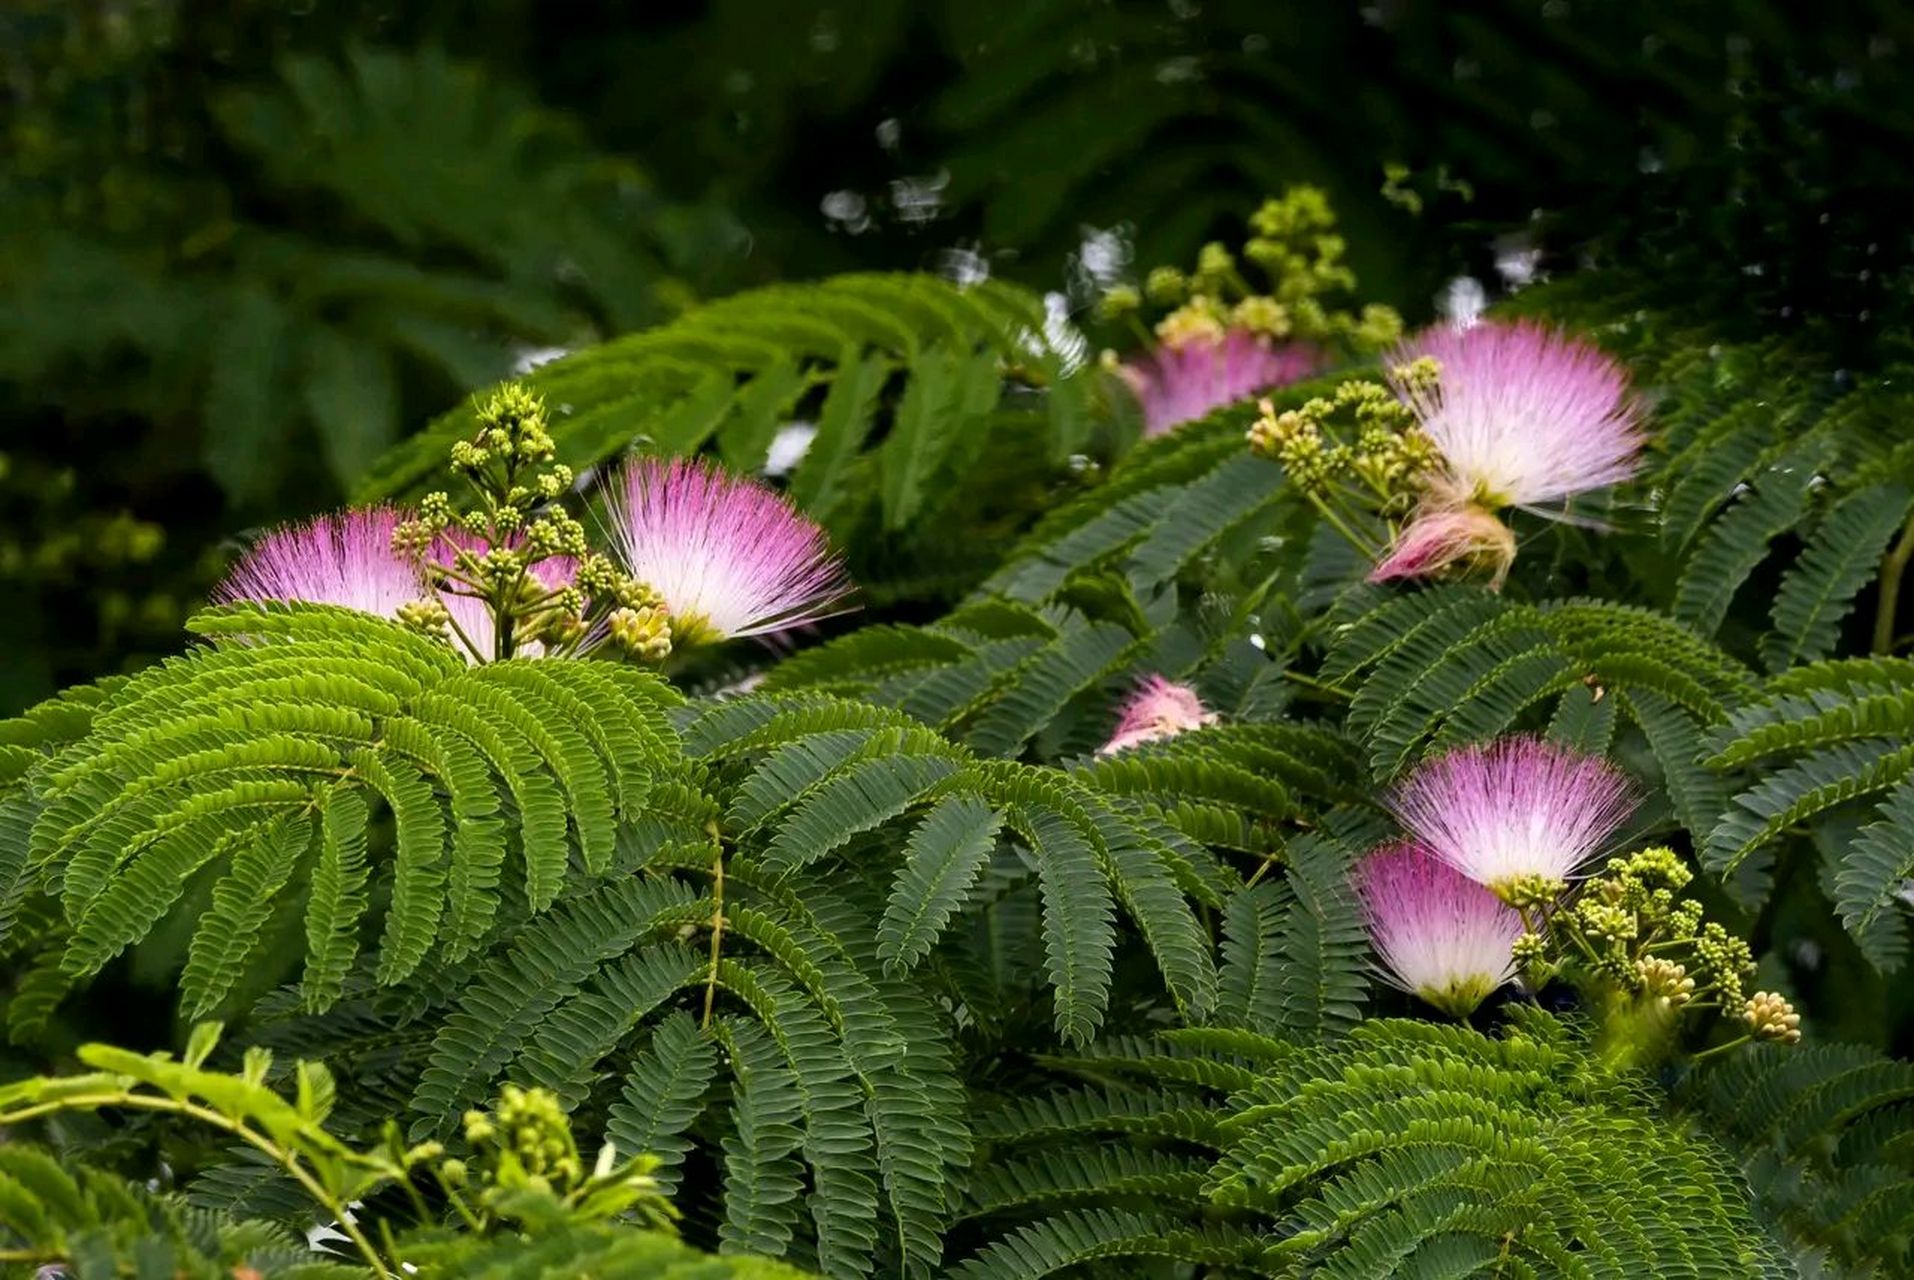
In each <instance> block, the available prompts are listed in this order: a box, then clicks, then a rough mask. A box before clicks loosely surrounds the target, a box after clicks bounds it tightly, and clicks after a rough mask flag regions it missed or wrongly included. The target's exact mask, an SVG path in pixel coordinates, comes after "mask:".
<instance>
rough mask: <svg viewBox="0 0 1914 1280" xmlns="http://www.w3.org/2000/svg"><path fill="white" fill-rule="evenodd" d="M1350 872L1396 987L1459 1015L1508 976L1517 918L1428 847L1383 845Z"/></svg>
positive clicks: (1517, 931)
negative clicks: (1352, 872) (1352, 873)
mask: <svg viewBox="0 0 1914 1280" xmlns="http://www.w3.org/2000/svg"><path fill="white" fill-rule="evenodd" d="M1353 879H1354V883H1355V887H1356V896H1357V898H1358V900H1359V901H1360V902H1361V905H1362V912H1363V919H1364V922H1365V923H1366V924H1367V926H1368V928H1369V938H1370V942H1371V944H1372V945H1373V947H1374V948H1375V952H1376V957H1377V959H1378V960H1380V961H1381V962H1382V965H1383V968H1384V970H1385V971H1386V973H1387V976H1388V978H1389V980H1390V981H1391V982H1392V983H1394V984H1395V985H1397V986H1399V987H1401V988H1402V989H1403V990H1405V991H1409V992H1413V993H1414V994H1415V995H1417V996H1419V997H1420V998H1421V999H1423V1000H1425V1001H1427V1002H1428V1003H1430V1004H1432V1005H1434V1006H1435V1007H1436V1008H1438V1009H1440V1010H1442V1011H1443V1012H1444V1013H1447V1014H1450V1015H1452V1016H1454V1017H1458V1018H1462V1017H1467V1016H1468V1015H1469V1014H1471V1013H1473V1012H1475V1010H1476V1008H1477V1007H1478V1006H1479V1005H1481V1003H1482V1002H1483V1001H1484V1000H1486V999H1488V997H1489V996H1490V994H1492V993H1493V992H1494V991H1495V990H1496V988H1498V987H1500V986H1501V985H1502V984H1503V983H1505V982H1507V981H1508V980H1509V979H1510V978H1512V977H1513V976H1514V975H1515V969H1516V963H1515V958H1514V948H1515V940H1516V938H1518V937H1520V936H1521V934H1522V919H1521V917H1520V916H1519V915H1518V914H1517V913H1516V912H1515V911H1514V910H1512V909H1511V908H1509V907H1508V906H1506V905H1505V904H1503V903H1502V902H1501V901H1500V900H1499V899H1497V898H1496V896H1495V895H1494V894H1493V893H1491V892H1489V890H1487V889H1485V888H1483V887H1482V886H1481V885H1479V884H1477V883H1476V882H1475V881H1473V880H1471V879H1469V878H1468V877H1467V876H1465V875H1463V874H1462V873H1461V872H1459V871H1457V870H1456V869H1455V868H1453V867H1451V866H1450V865H1449V864H1448V863H1446V862H1444V861H1443V860H1442V859H1441V858H1439V857H1437V856H1436V855H1435V854H1434V853H1432V852H1430V851H1429V850H1428V849H1427V848H1424V847H1423V846H1421V845H1419V844H1416V843H1415V842H1413V841H1400V842H1397V843H1395V844H1388V845H1384V846H1382V847H1381V848H1379V849H1376V850H1375V851H1373V852H1372V853H1370V854H1368V855H1367V856H1366V857H1364V858H1363V859H1362V861H1361V862H1359V863H1357V864H1356V869H1355V873H1354V876H1353Z"/></svg>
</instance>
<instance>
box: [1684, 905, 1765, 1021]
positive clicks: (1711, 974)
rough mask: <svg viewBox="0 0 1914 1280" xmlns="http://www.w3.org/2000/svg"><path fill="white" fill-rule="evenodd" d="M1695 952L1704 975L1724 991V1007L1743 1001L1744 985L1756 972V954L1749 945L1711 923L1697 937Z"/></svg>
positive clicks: (1712, 984) (1711, 983)
mask: <svg viewBox="0 0 1914 1280" xmlns="http://www.w3.org/2000/svg"><path fill="white" fill-rule="evenodd" d="M1694 948H1695V955H1696V957H1697V958H1698V959H1699V961H1700V965H1699V967H1700V970H1701V972H1702V973H1703V974H1704V975H1705V976H1706V979H1707V981H1708V983H1709V984H1710V985H1711V986H1714V987H1716V988H1717V989H1718V990H1719V991H1720V993H1721V1000H1722V1003H1723V1004H1724V1005H1725V1004H1730V1003H1732V1002H1734V1001H1736V1000H1739V999H1741V991H1742V983H1743V982H1744V981H1746V980H1747V979H1748V978H1751V977H1753V976H1754V971H1755V964H1754V953H1753V952H1751V951H1750V950H1749V949H1748V944H1747V942H1746V941H1744V940H1743V939H1741V938H1737V937H1735V936H1734V935H1733V934H1731V933H1729V932H1728V931H1727V930H1726V929H1724V928H1722V927H1721V925H1719V924H1717V923H1716V922H1715V921H1713V920H1710V921H1709V922H1708V923H1707V924H1705V925H1703V926H1702V928H1701V932H1700V933H1698V934H1697V935H1695V940H1694Z"/></svg>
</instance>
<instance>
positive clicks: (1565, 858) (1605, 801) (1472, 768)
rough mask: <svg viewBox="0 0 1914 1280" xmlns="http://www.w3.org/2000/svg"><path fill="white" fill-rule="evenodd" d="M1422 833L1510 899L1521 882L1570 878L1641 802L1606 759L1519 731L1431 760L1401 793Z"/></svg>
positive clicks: (1399, 801) (1404, 808)
mask: <svg viewBox="0 0 1914 1280" xmlns="http://www.w3.org/2000/svg"><path fill="white" fill-rule="evenodd" d="M1393 807H1394V809H1395V812H1396V818H1397V820H1398V821H1400V822H1401V823H1402V826H1403V829H1404V830H1405V831H1407V832H1408V833H1409V835H1410V836H1411V837H1413V838H1414V839H1415V840H1416V841H1417V842H1418V843H1420V844H1422V845H1425V846H1427V847H1428V849H1429V850H1430V851H1431V852H1432V853H1434V854H1435V856H1437V857H1438V858H1441V859H1442V860H1443V861H1444V862H1446V863H1448V864H1449V865H1450V866H1452V867H1454V868H1455V869H1456V870H1457V871H1459V872H1461V873H1462V874H1463V875H1465V876H1467V877H1468V878H1469V879H1471V880H1474V881H1475V882H1476V883H1478V884H1482V885H1486V886H1488V887H1489V888H1490V889H1492V890H1494V891H1495V892H1496V894H1497V895H1498V896H1500V897H1503V898H1504V899H1507V898H1508V897H1509V896H1510V895H1511V893H1515V894H1517V895H1518V896H1519V895H1520V893H1521V891H1522V889H1523V882H1531V883H1532V882H1535V881H1537V880H1540V881H1545V882H1549V883H1559V882H1563V881H1566V880H1567V879H1568V878H1569V877H1570V876H1572V875H1573V874H1574V873H1575V872H1576V871H1577V870H1578V869H1579V868H1580V867H1582V866H1583V864H1585V863H1587V862H1588V860H1589V859H1591V858H1593V857H1594V856H1595V855H1596V854H1598V853H1600V852H1601V850H1602V847H1603V845H1605V844H1606V843H1607V842H1608V841H1609V840H1610V839H1612V838H1613V837H1614V835H1615V832H1616V831H1617V830H1618V829H1619V828H1620V827H1621V825H1622V822H1623V821H1624V820H1625V819H1626V818H1627V817H1628V815H1629V813H1630V812H1631V811H1632V810H1633V809H1634V807H1635V801H1634V796H1633V789H1632V788H1631V786H1630V785H1629V782H1628V779H1627V778H1626V777H1625V776H1623V774H1622V773H1621V772H1620V771H1619V770H1618V769H1616V768H1615V767H1614V766H1613V765H1611V764H1609V763H1608V761H1606V760H1603V759H1601V758H1600V757H1598V756H1586V755H1582V754H1581V753H1580V752H1577V751H1572V750H1570V749H1569V748H1567V747H1563V746H1560V745H1557V744H1556V743H1553V742H1550V741H1548V740H1547V739H1545V738H1537V737H1533V736H1530V735H1516V736H1513V737H1507V738H1499V739H1497V740H1496V741H1494V742H1490V743H1487V744H1483V745H1477V746H1468V747H1459V748H1457V749H1455V750H1453V751H1449V752H1446V753H1445V754H1443V755H1439V756H1434V757H1432V758H1430V759H1428V760H1425V761H1423V762H1422V763H1421V764H1420V765H1418V766H1417V767H1416V769H1415V770H1414V771H1413V772H1411V773H1410V775H1409V776H1408V777H1407V778H1406V779H1404V781H1403V783H1402V785H1401V786H1400V787H1399V788H1398V789H1397V791H1396V794H1395V796H1394V801H1393Z"/></svg>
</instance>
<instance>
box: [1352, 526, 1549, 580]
mask: <svg viewBox="0 0 1914 1280" xmlns="http://www.w3.org/2000/svg"><path fill="white" fill-rule="evenodd" d="M1514 560H1515V534H1514V533H1512V532H1511V531H1510V529H1509V527H1508V526H1507V525H1505V524H1503V523H1502V522H1501V521H1500V520H1498V519H1496V518H1495V516H1494V515H1492V514H1490V513H1489V512H1487V511H1484V510H1482V508H1480V507H1471V506H1463V507H1454V508H1445V507H1430V508H1427V509H1425V510H1423V511H1419V512H1417V513H1416V516H1415V518H1414V519H1412V520H1411V521H1409V523H1408V524H1407V525H1406V526H1404V528H1403V530H1402V532H1401V534H1399V535H1398V536H1397V538H1396V542H1395V545H1394V546H1393V547H1391V548H1390V549H1389V554H1388V555H1386V556H1384V557H1383V558H1382V560H1381V561H1380V562H1379V563H1378V564H1377V565H1376V567H1375V568H1374V569H1372V570H1371V571H1370V573H1369V581H1371V582H1391V581H1394V580H1396V579H1398V578H1421V577H1426V576H1428V575H1430V574H1433V573H1440V572H1441V571H1442V570H1444V569H1446V568H1448V567H1449V566H1450V565H1452V564H1455V563H1457V562H1458V561H1476V562H1480V563H1482V564H1486V565H1488V566H1490V567H1491V568H1492V569H1493V570H1494V575H1495V585H1497V586H1500V585H1501V583H1502V579H1503V578H1505V577H1507V576H1508V572H1509V565H1510V564H1512V563H1513V562H1514Z"/></svg>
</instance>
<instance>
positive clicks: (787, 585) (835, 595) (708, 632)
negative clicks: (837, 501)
mask: <svg viewBox="0 0 1914 1280" xmlns="http://www.w3.org/2000/svg"><path fill="white" fill-rule="evenodd" d="M610 508H611V518H612V525H613V529H614V533H615V535H616V543H617V545H616V548H615V550H616V553H617V554H618V556H619V558H620V559H621V560H622V561H623V562H624V567H625V571H626V572H627V573H629V574H630V575H631V576H632V577H633V578H635V579H637V580H638V581H639V582H642V583H644V584H645V585H647V586H649V587H651V588H652V589H653V590H654V591H656V592H657V593H658V594H659V595H660V596H661V597H662V598H663V600H664V603H665V607H666V608H667V609H668V610H669V611H670V614H671V635H672V642H673V643H674V644H676V645H678V646H680V647H685V648H688V647H690V646H692V645H694V644H698V643H704V642H712V641H718V640H730V639H735V638H736V637H739V636H762V635H770V634H772V633H775V632H779V631H787V630H789V629H791V628H792V627H800V626H804V625H805V624H807V623H811V622H816V621H818V620H819V619H821V618H826V617H830V616H831V615H833V614H836V613H840V612H842V611H843V609H844V599H845V597H846V596H847V595H849V594H850V590H851V584H850V581H849V579H848V578H847V577H846V576H845V574H844V568H843V565H842V563H841V562H840V561H839V559H838V558H837V557H836V556H835V555H834V554H832V552H831V549H830V545H829V542H828V540H827V539H826V538H825V536H824V531H823V530H822V529H820V528H818V526H817V525H815V524H813V523H811V521H809V520H807V519H806V518H805V517H804V516H802V515H801V514H799V513H798V511H797V509H796V508H795V507H793V506H792V505H791V503H790V501H789V500H788V499H786V498H785V497H783V496H782V495H781V494H778V493H776V492H774V491H772V490H770V489H767V488H765V487H764V486H763V485H760V484H757V483H756V482H754V481H751V480H747V479H745V478H743V477H741V476H735V475H732V474H730V473H728V472H726V471H724V470H723V469H722V468H719V467H717V466H715V465H713V464H711V463H707V462H699V461H686V460H683V459H679V460H676V461H669V460H666V459H662V458H639V459H637V460H636V461H634V462H632V463H631V464H630V465H629V466H627V467H626V468H625V470H624V471H623V472H622V473H621V474H620V475H619V476H618V477H617V478H616V479H615V480H614V481H613V483H612V486H611V493H610Z"/></svg>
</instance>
